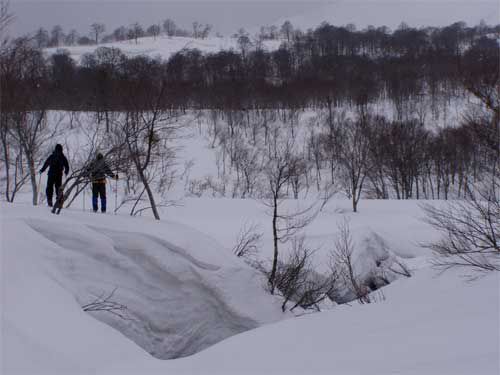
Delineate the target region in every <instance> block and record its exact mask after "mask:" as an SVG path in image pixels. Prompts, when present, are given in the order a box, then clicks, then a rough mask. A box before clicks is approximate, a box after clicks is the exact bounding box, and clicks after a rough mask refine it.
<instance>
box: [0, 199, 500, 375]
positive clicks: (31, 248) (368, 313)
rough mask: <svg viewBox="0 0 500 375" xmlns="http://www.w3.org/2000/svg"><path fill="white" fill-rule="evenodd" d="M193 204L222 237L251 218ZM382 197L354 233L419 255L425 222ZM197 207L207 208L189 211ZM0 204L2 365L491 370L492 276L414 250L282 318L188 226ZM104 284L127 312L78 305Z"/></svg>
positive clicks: (77, 370)
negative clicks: (400, 261) (378, 283)
mask: <svg viewBox="0 0 500 375" xmlns="http://www.w3.org/2000/svg"><path fill="white" fill-rule="evenodd" d="M201 202H204V204H202V203H201ZM199 203H200V207H199V208H197V209H195V207H194V203H193V202H191V203H190V205H188V207H186V209H185V211H183V212H184V215H186V216H185V217H181V216H182V215H181V211H182V210H181V209H180V208H178V211H177V215H178V219H182V220H181V221H184V220H186V221H189V220H188V218H189V217H190V218H191V221H192V222H193V223H195V224H196V226H197V227H199V228H204V227H205V229H207V232H209V233H212V232H213V233H214V234H215V232H216V228H218V233H219V236H218V239H219V237H220V238H221V239H222V240H224V239H225V238H228V239H229V235H228V233H233V232H232V226H234V227H235V228H238V225H239V224H240V223H239V221H240V220H243V218H244V217H245V216H246V217H248V216H250V217H252V216H253V215H255V216H256V217H257V216H258V215H257V210H255V211H252V210H251V207H250V203H248V202H245V203H241V204H242V205H244V204H247V205H248V207H247V211H245V213H244V214H243V213H242V211H241V210H240V209H238V210H234V207H233V208H232V210H233V213H232V216H231V214H230V212H229V211H231V209H230V208H229V205H228V207H227V208H226V209H222V207H224V204H222V205H221V206H222V207H221V208H220V209H219V210H218V211H215V210H210V209H207V208H208V207H209V206H210V204H211V202H210V201H203V200H201V201H200V202H199ZM382 204H383V202H377V203H375V202H374V203H370V204H368V203H366V204H365V206H364V207H365V208H364V212H365V213H364V214H363V215H357V216H356V215H352V218H353V220H352V223H353V231H354V233H361V232H362V231H363V230H364V229H363V228H366V227H369V228H370V230H373V231H376V232H377V233H379V234H380V235H381V236H382V238H383V240H384V242H386V243H387V244H389V245H390V246H391V247H392V248H393V249H399V250H400V251H399V255H401V256H402V255H405V254H406V256H407V257H409V256H415V254H418V253H417V245H416V244H415V243H414V238H429V237H431V235H432V233H430V232H429V231H428V229H427V231H425V230H426V229H425V228H426V227H425V226H420V227H419V226H417V225H416V224H415V223H416V222H417V218H415V217H414V215H415V213H416V210H415V209H413V210H412V209H410V206H411V204H410V203H407V204H403V205H402V206H401V205H400V204H399V203H397V204H396V203H394V202H392V204H391V202H385V203H384V207H385V210H384V209H380V206H379V205H382ZM372 205H373V207H371V206H372ZM189 206H190V207H189ZM377 207H378V209H377ZM397 207H399V208H397ZM413 207H417V206H416V204H413ZM240 208H241V207H240ZM198 209H199V210H202V211H203V213H204V215H205V217H198V218H197V217H196V212H197V210H198ZM254 209H255V206H254ZM0 210H1V235H2V238H1V245H2V258H1V259H2V278H1V279H2V308H1V310H2V343H3V346H2V350H1V353H2V360H1V363H2V371H3V372H2V373H3V374H8V375H11V374H37V375H40V374H51V375H54V374H102V375H112V374H117V375H118V374H119V375H124V374H130V375H132V374H146V375H150V374H152V375H160V374H161V375H164V374H168V373H170V374H185V375H187V374H214V375H215V374H218V375H219V374H228V375H229V374H286V375H290V374H342V375H346V374H347V375H349V374H353V375H354V374H371V375H386V374H392V373H394V374H405V375H417V374H426V375H427V374H428V375H447V374H449V375H452V374H453V375H456V374H463V375H465V374H478V375H490V374H491V375H493V374H498V373H499V371H500V368H499V350H500V344H499V332H500V323H499V316H500V311H499V308H500V304H499V303H500V293H499V292H500V284H499V281H500V280H499V275H498V273H492V274H489V275H487V276H485V277H483V278H480V279H478V280H475V281H474V282H467V281H466V280H465V279H464V278H463V277H462V276H463V274H464V273H463V272H462V271H449V272H447V273H445V274H442V275H439V274H437V273H436V272H435V271H433V270H431V269H429V268H428V267H426V266H424V264H425V263H424V262H423V259H420V258H419V257H416V258H412V259H408V260H409V261H411V262H410V263H412V264H413V266H414V275H413V276H412V277H411V278H401V279H398V280H396V281H394V282H393V283H392V284H391V285H389V286H387V287H385V288H383V290H382V293H381V297H382V298H379V299H378V302H377V303H374V304H369V305H359V304H358V303H352V304H349V305H342V306H336V307H334V308H333V309H332V310H331V311H325V312H322V313H318V314H311V315H306V316H302V317H299V318H294V319H286V320H282V321H279V320H280V318H283V317H284V316H283V315H282V313H281V311H280V309H279V301H275V300H274V299H273V298H271V297H270V296H268V295H266V294H265V293H264V292H263V291H262V282H263V280H262V279H261V278H260V276H259V275H258V274H255V273H254V271H253V270H252V269H249V268H248V267H247V266H246V265H245V264H243V263H241V262H240V261H239V260H238V259H235V258H234V257H232V256H231V255H230V254H229V252H228V251H227V250H225V249H226V248H225V247H223V246H221V245H219V243H218V242H216V241H215V240H213V239H212V238H211V237H208V236H206V235H203V234H201V233H200V232H198V231H196V230H194V229H190V228H189V227H187V226H185V225H182V224H177V223H174V222H169V221H163V222H160V223H158V222H155V221H153V220H150V219H146V218H129V217H121V216H111V215H100V214H90V213H82V212H77V211H74V210H67V211H65V212H64V213H63V215H61V216H53V215H51V214H49V213H48V212H47V211H46V209H45V208H42V207H39V208H32V207H30V206H28V205H25V206H24V205H21V204H15V205H6V204H2V205H1V206H0ZM337 211H338V210H337ZM210 212H211V213H212V216H213V220H212V222H210V220H209V219H210V218H209V216H210ZM215 212H217V215H215V214H214V213H215ZM175 214H176V213H175V212H174V213H173V214H172V215H175ZM238 214H239V215H241V217H240V216H238ZM405 215H406V219H405V218H404V217H405ZM338 216H342V215H338ZM332 217H335V215H334V214H333V213H332V214H331V215H325V217H324V218H323V219H321V218H320V219H319V221H318V222H315V224H314V225H313V227H312V228H311V230H310V233H309V234H310V235H311V237H312V238H314V237H315V236H316V239H317V240H318V241H320V240H321V241H324V240H325V237H322V236H321V235H320V234H321V233H326V231H327V229H328V228H329V230H330V231H331V230H332V225H334V223H335V220H332ZM389 217H392V218H393V220H389V219H388V218H389ZM230 218H232V221H234V223H232V224H231V223H230V221H231V219H230ZM384 218H385V219H384ZM414 221H415V222H414ZM405 227H406V230H404V228H405ZM384 228H385V230H383V229H384ZM330 233H331V232H330ZM366 233H367V232H366ZM389 233H390V234H391V235H392V236H391V235H388V234H389ZM356 236H357V234H356ZM356 238H359V237H358V236H357V237H356ZM361 238H362V237H361ZM369 238H371V241H368V242H366V241H363V240H361V241H359V243H360V244H366V246H368V247H369V246H372V247H373V246H375V249H377V250H376V251H379V249H380V248H379V247H376V244H377V241H378V240H377V238H378V237H376V236H375V237H373V236H372V237H369ZM405 240H406V242H405ZM223 242H224V241H223ZM412 243H414V245H413V246H414V248H412V246H410V244H412ZM363 246H364V245H363ZM416 265H418V267H419V269H415V267H416ZM114 288H118V289H117V290H116V292H115V294H114V296H113V298H116V299H117V300H118V301H119V302H121V303H124V304H125V305H127V307H128V308H129V312H128V313H129V314H130V316H129V317H130V319H129V320H124V319H115V318H114V317H113V316H112V314H106V313H94V317H95V318H97V319H94V317H92V316H90V315H89V314H88V313H86V312H84V311H82V308H81V305H82V304H85V303H88V302H90V301H91V300H92V299H93V298H95V297H96V296H98V295H100V294H102V293H103V292H110V291H112V290H113V289H114ZM273 321H277V322H276V323H274V324H263V323H268V322H273ZM102 322H105V323H107V324H103V323H102ZM257 326H259V328H257V329H252V330H249V329H250V328H253V327H257ZM112 327H115V328H117V329H113V328H112ZM243 331H244V332H243ZM120 332H122V333H123V334H124V335H125V336H127V337H129V338H130V339H131V340H129V339H127V338H126V337H124V336H123V334H122V333H120ZM241 332H242V333H241ZM235 333H240V334H237V335H235ZM223 336H224V337H226V339H224V340H223V338H224V337H223ZM229 336H231V337H229ZM148 337H149V338H148ZM134 342H135V343H134ZM214 343H215V345H212V344H214ZM136 344H138V345H136ZM210 345H211V346H210ZM139 346H142V347H143V348H144V349H146V351H149V352H151V353H153V354H154V355H155V356H157V357H159V358H173V357H183V358H178V359H175V360H169V361H161V360H158V359H156V358H154V357H152V356H150V355H149V354H148V353H146V351H145V350H142V349H141V348H140V347H139ZM208 346H210V347H208ZM203 348H206V349H205V350H202V351H200V350H201V349H203ZM193 352H197V353H196V354H193V355H190V356H188V355H189V354H190V353H193Z"/></svg>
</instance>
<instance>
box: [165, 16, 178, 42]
mask: <svg viewBox="0 0 500 375" xmlns="http://www.w3.org/2000/svg"><path fill="white" fill-rule="evenodd" d="M163 31H164V32H165V34H167V36H168V37H170V38H171V37H173V36H174V35H175V32H176V31H177V25H176V24H175V22H174V21H173V20H171V19H170V18H167V19H166V20H165V21H163Z"/></svg>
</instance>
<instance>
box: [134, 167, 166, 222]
mask: <svg viewBox="0 0 500 375" xmlns="http://www.w3.org/2000/svg"><path fill="white" fill-rule="evenodd" d="M137 172H138V173H139V178H140V179H141V181H142V184H143V185H144V189H146V193H147V195H148V198H149V204H151V210H152V211H153V215H154V217H155V219H156V220H160V214H159V213H158V209H157V207H156V202H155V197H154V194H153V192H152V191H151V187H150V186H149V182H148V180H147V179H146V176H144V173H143V172H142V171H141V170H140V169H138V170H137Z"/></svg>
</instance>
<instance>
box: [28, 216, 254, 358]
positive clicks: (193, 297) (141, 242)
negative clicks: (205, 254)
mask: <svg viewBox="0 0 500 375" xmlns="http://www.w3.org/2000/svg"><path fill="white" fill-rule="evenodd" d="M27 224H28V225H29V226H30V227H31V228H32V229H33V230H35V231H37V232H38V233H40V234H41V235H42V236H44V237H45V238H47V239H48V240H50V241H52V242H54V243H55V244H57V245H58V246H59V247H60V248H62V249H61V254H58V255H55V254H54V255H52V256H49V257H48V258H49V259H50V260H51V261H52V262H54V263H55V265H56V267H57V270H58V271H59V272H60V273H62V274H63V275H64V279H63V280H59V282H61V284H63V285H64V286H65V287H66V288H67V289H70V290H71V291H72V292H73V294H74V295H75V296H76V298H77V300H78V301H79V302H80V303H81V304H82V305H83V304H85V303H88V302H91V301H92V300H93V298H92V297H91V298H89V295H94V296H98V295H102V294H103V293H104V294H109V293H110V292H111V291H112V290H113V289H114V288H117V290H116V293H115V294H114V295H113V301H115V302H119V303H121V304H123V305H125V306H127V316H129V317H130V319H126V320H124V319H120V318H117V317H115V316H114V315H112V314H109V313H105V312H94V313H93V316H94V317H96V318H97V319H99V320H101V321H103V322H105V323H107V324H109V325H111V326H112V327H114V328H115V329H117V330H119V331H120V332H122V333H123V334H124V335H125V336H127V337H129V338H130V339H132V340H133V341H134V342H136V343H137V344H138V345H139V346H141V347H142V348H144V349H145V350H146V351H148V352H149V353H151V354H152V355H153V356H155V357H157V358H160V359H171V358H179V357H185V356H188V355H191V354H194V353H197V352H199V351H201V350H203V349H205V348H207V347H209V346H211V345H213V344H215V343H217V342H219V341H221V340H223V339H225V338H227V337H230V336H232V335H235V334H237V333H241V332H244V331H247V330H250V329H253V328H256V327H257V326H258V323H257V322H255V321H254V320H252V319H250V318H248V317H244V316H241V315H240V314H238V313H237V312H235V311H234V310H233V309H232V308H231V307H230V306H229V304H228V303H227V302H226V300H225V298H224V296H223V293H222V292H221V291H220V290H218V288H217V286H216V285H214V284H216V282H217V281H218V279H220V277H221V276H220V275H218V272H217V271H219V270H220V267H219V266H216V265H212V264H208V263H205V262H202V261H199V260H197V259H195V258H194V257H192V256H191V255H189V254H187V253H186V252H185V251H184V250H183V249H181V248H179V247H177V246H175V245H173V244H171V243H169V242H168V241H165V240H162V239H160V238H157V237H155V236H152V235H148V234H142V233H134V232H122V231H116V230H110V229H104V228H97V227H93V226H82V227H81V228H79V229H78V228H75V229H74V230H71V231H69V232H68V231H60V230H58V228H54V227H53V225H52V224H51V223H48V222H45V221H42V220H34V219H30V220H27ZM82 228H83V230H82ZM89 235H90V236H89ZM94 239H95V241H94ZM102 239H104V241H103V240H102ZM75 253H76V254H75ZM109 275H114V276H113V278H112V279H111V278H109ZM117 275H118V277H116V276H117ZM82 285H83V287H82Z"/></svg>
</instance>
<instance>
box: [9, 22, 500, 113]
mask: <svg viewBox="0 0 500 375" xmlns="http://www.w3.org/2000/svg"><path fill="white" fill-rule="evenodd" d="M167 26H168V25H167ZM96 29H98V28H97V27H96ZM492 29H493V28H491V27H490V28H487V27H483V28H481V27H473V28H468V27H465V26H464V24H461V23H458V24H453V25H451V26H448V27H443V28H436V29H412V28H408V27H400V28H399V29H398V30H396V31H394V32H393V33H388V32H387V30H386V29H383V28H379V29H367V30H365V31H362V32H356V31H350V30H349V29H347V28H343V27H335V26H331V25H328V24H322V25H321V26H320V27H318V28H316V29H315V30H313V31H309V32H308V33H297V32H295V33H293V38H292V37H291V39H290V42H285V43H283V44H282V46H281V47H280V48H279V49H277V50H274V51H266V50H265V49H263V48H262V46H261V44H259V43H257V42H255V41H252V40H251V38H250V37H249V36H248V35H247V34H245V32H244V30H240V32H239V33H238V46H239V49H240V50H230V51H221V52H218V53H212V54H203V53H201V52H200V51H198V50H189V49H186V50H182V51H180V52H178V53H176V54H175V55H173V56H172V57H171V58H170V59H169V60H168V61H164V60H160V59H153V58H149V57H147V56H136V57H127V56H126V55H125V54H123V52H121V51H120V50H118V49H115V48H109V47H100V48H97V49H96V50H95V51H94V52H93V53H90V54H85V55H84V56H83V57H82V59H81V61H80V64H77V63H76V62H75V61H74V60H72V58H71V57H70V56H69V54H68V53H67V52H65V51H63V50H62V51H60V52H58V53H55V54H53V55H52V56H50V58H49V60H48V61H44V62H41V64H43V66H44V69H45V70H46V71H47V74H46V75H45V77H44V80H45V81H46V85H47V93H46V95H48V100H49V102H50V103H51V107H53V108H59V109H69V110H83V109H85V110H92V109H95V108H97V107H102V108H103V109H106V110H119V109H120V108H121V106H122V105H123V99H122V98H120V93H121V92H123V90H122V89H121V86H122V85H125V86H126V85H127V81H129V80H130V79H131V77H133V76H134V75H136V74H141V75H142V79H144V80H145V81H146V82H150V84H151V85H153V86H155V85H156V86H157V85H158V83H159V82H160V81H161V80H165V82H166V84H167V90H165V94H164V96H163V98H162V101H163V103H164V105H165V106H167V107H177V108H182V109H187V108H219V109H225V108H232V109H251V108H310V107H315V108H323V107H325V106H328V105H333V106H341V105H344V104H349V105H358V106H365V105H367V104H369V103H374V102H378V101H380V100H389V101H390V102H391V103H393V104H394V106H395V108H396V110H397V112H398V117H399V118H400V119H403V118H404V117H405V115H406V112H408V111H409V110H410V109H409V108H408V106H407V103H408V101H411V100H416V99H418V98H419V97H423V96H428V97H430V98H431V99H432V103H438V100H450V98H453V97H456V96H458V95H460V94H461V93H463V91H464V85H463V80H464V77H466V76H467V75H475V74H476V71H477V74H480V75H483V76H488V75H491V74H494V72H495V71H496V70H498V58H497V57H498V42H497V41H496V39H495V36H494V35H493V36H492V35H489V33H488V32H490V31H491V30H492ZM497 29H498V28H497ZM135 35H136V37H138V35H140V33H139V32H137V33H135ZM95 38H96V40H97V39H98V30H97V31H96V33H95ZM11 48H15V42H13V43H12V45H11ZM483 68H484V69H486V70H483ZM138 70H140V73H139V72H138ZM159 78H161V79H159ZM44 87H45V86H44Z"/></svg>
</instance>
